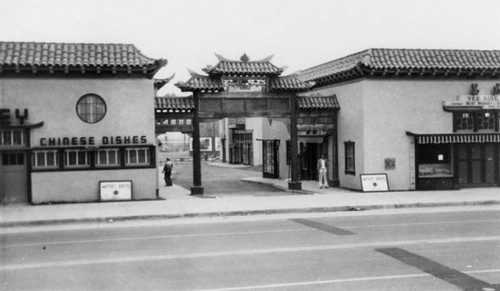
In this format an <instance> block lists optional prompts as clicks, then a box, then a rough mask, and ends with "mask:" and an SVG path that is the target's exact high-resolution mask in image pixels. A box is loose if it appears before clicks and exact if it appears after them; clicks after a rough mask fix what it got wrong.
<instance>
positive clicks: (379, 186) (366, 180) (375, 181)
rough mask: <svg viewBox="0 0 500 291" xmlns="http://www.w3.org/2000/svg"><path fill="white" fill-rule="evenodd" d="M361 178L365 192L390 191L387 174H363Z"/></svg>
mask: <svg viewBox="0 0 500 291" xmlns="http://www.w3.org/2000/svg"><path fill="white" fill-rule="evenodd" d="M360 178H361V187H362V190H363V192H384V191H389V182H388V180H387V174H361V175H360Z"/></svg>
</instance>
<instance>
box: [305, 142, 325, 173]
mask: <svg viewBox="0 0 500 291" xmlns="http://www.w3.org/2000/svg"><path fill="white" fill-rule="evenodd" d="M322 153H324V152H323V144H322V143H309V142H308V143H300V169H301V171H300V174H301V178H302V180H317V179H318V169H317V162H318V159H319V158H320V156H321V154H322Z"/></svg>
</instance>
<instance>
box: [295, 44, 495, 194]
mask: <svg viewBox="0 0 500 291" xmlns="http://www.w3.org/2000/svg"><path fill="white" fill-rule="evenodd" d="M499 69H500V51H474V50H417V49H369V50H366V51H362V52H359V53H356V54H352V55H350V56H347V57H344V58H340V59H337V60H333V61H331V62H328V63H325V64H321V65H318V66H315V67H312V68H309V69H306V70H303V71H302V72H301V73H300V78H301V79H302V80H304V81H314V82H315V86H314V88H313V92H316V93H319V94H324V95H331V94H334V95H336V96H337V100H338V102H339V105H340V108H341V109H340V110H339V112H338V116H337V127H338V132H337V134H338V164H337V165H335V166H336V167H338V173H339V184H340V186H341V187H345V188H350V189H356V190H363V187H364V186H363V182H362V181H363V175H369V174H382V175H385V176H386V177H387V183H388V186H389V189H390V190H440V189H459V188H463V187H484V186H498V185H499V183H500V133H499V117H500V115H499V113H498V112H499V110H500V90H499V89H500V84H499V83H500V82H499V81H500V76H499V75H498V70H499Z"/></svg>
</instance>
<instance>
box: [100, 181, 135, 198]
mask: <svg viewBox="0 0 500 291" xmlns="http://www.w3.org/2000/svg"><path fill="white" fill-rule="evenodd" d="M99 195H100V197H101V201H113V200H115V201H118V200H132V181H100V182H99Z"/></svg>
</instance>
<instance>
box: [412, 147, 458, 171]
mask: <svg viewBox="0 0 500 291" xmlns="http://www.w3.org/2000/svg"><path fill="white" fill-rule="evenodd" d="M417 162H418V175H419V177H420V178H432V177H450V176H452V175H453V171H452V169H453V167H452V161H451V145H449V144H424V145H420V147H419V150H418V157H417Z"/></svg>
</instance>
